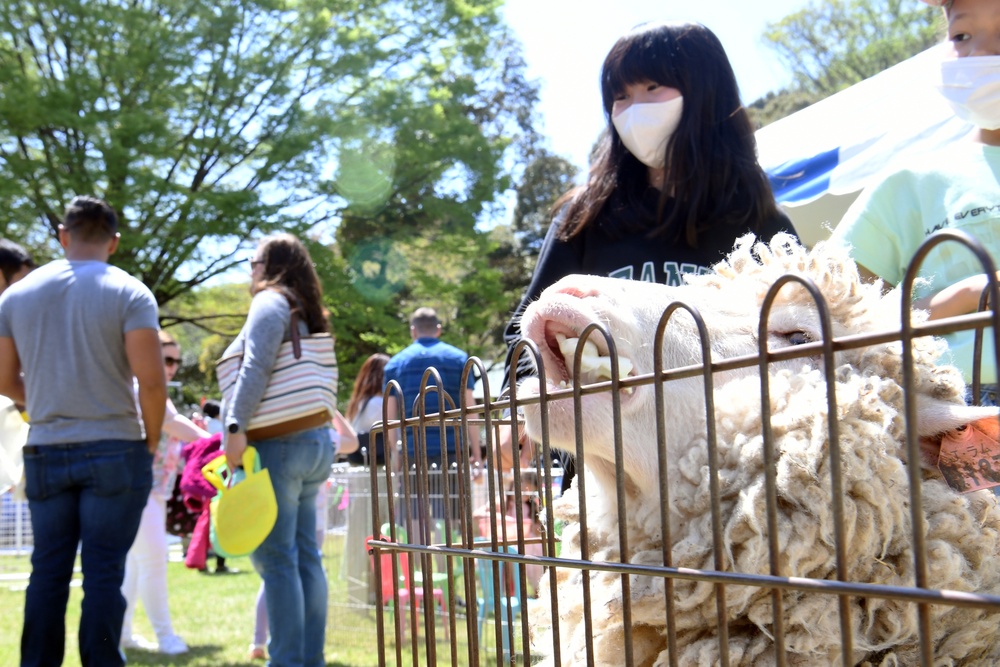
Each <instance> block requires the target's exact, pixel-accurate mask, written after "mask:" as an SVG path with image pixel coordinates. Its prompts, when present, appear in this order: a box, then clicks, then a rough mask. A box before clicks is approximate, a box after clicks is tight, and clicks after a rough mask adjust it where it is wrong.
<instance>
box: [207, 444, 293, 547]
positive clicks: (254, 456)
mask: <svg viewBox="0 0 1000 667" xmlns="http://www.w3.org/2000/svg"><path fill="white" fill-rule="evenodd" d="M243 471H244V472H245V473H246V477H245V478H242V479H241V475H240V474H239V471H237V472H236V473H235V474H234V473H233V472H231V471H229V468H228V467H227V466H226V455H225V454H222V455H220V456H218V457H217V458H215V459H213V460H212V461H211V462H209V463H207V464H206V465H205V466H204V467H203V468H202V469H201V474H202V475H204V476H205V479H207V480H208V481H209V483H210V484H211V485H212V486H214V487H215V488H216V489H218V490H219V493H218V494H216V496H215V498H213V499H212V504H211V510H210V511H211V515H212V527H211V539H212V547H213V548H214V550H215V551H216V553H218V554H219V555H221V556H223V557H226V558H235V557H238V556H246V555H248V554H250V553H251V552H252V551H253V550H254V549H256V548H257V547H259V546H260V544H261V542H263V541H264V539H265V538H266V537H267V536H268V535H270V534H271V529H272V528H274V522H275V521H276V520H277V518H278V502H277V500H276V499H275V497H274V487H273V486H272V485H271V474H270V473H269V472H268V471H267V470H266V469H265V470H261V468H260V455H259V454H258V453H257V450H256V449H255V448H254V447H247V448H246V451H244V452H243Z"/></svg>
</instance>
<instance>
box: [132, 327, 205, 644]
mask: <svg viewBox="0 0 1000 667" xmlns="http://www.w3.org/2000/svg"><path fill="white" fill-rule="evenodd" d="M159 336H160V351H161V354H162V355H163V372H164V374H165V375H166V377H167V382H170V381H171V380H173V379H174V376H176V375H177V371H178V370H179V369H180V367H181V348H180V345H178V344H177V341H176V340H175V339H174V337H173V336H171V335H170V334H169V333H167V332H166V331H163V330H160V332H159ZM207 437H209V434H208V432H207V431H205V430H204V429H201V428H199V427H198V426H196V425H195V424H194V422H192V421H191V420H190V419H188V418H187V417H185V416H184V415H182V414H180V413H179V412H177V409H176V408H175V407H174V404H173V402H172V401H171V400H170V399H169V398H168V399H167V405H166V413H165V416H164V418H163V432H162V435H161V436H160V445H159V447H158V448H157V450H156V452H155V454H154V455H153V488H152V490H151V491H150V493H149V500H148V501H147V502H146V507H145V509H144V510H143V511H142V520H141V521H140V522H139V532H138V534H137V535H136V536H135V542H134V543H133V544H132V548H131V549H130V550H129V552H128V558H126V560H125V581H124V583H123V584H122V594H123V595H124V596H125V601H126V603H127V606H126V608H125V619H124V621H123V623H122V639H121V645H122V648H125V649H143V650H147V651H156V652H158V653H163V654H166V655H177V654H179V653H185V652H186V651H187V650H188V647H187V644H186V643H185V642H184V640H183V639H181V638H180V637H178V636H177V635H176V634H175V633H174V628H173V624H172V623H171V622H170V609H169V608H168V607H167V499H168V498H169V497H170V494H171V491H172V490H173V488H174V477H175V476H176V475H177V471H178V467H179V466H178V464H179V462H180V452H181V444H182V443H186V442H191V441H193V440H197V439H199V438H207ZM139 600H142V606H143V609H145V610H146V617H147V618H149V623H150V625H152V626H153V632H155V633H156V641H155V642H151V641H149V640H147V639H145V638H144V637H142V636H141V635H137V634H133V632H132V619H133V618H134V616H135V607H136V603H137V602H138V601H139Z"/></svg>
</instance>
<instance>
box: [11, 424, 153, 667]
mask: <svg viewBox="0 0 1000 667" xmlns="http://www.w3.org/2000/svg"><path fill="white" fill-rule="evenodd" d="M24 472H25V479H26V481H27V486H26V489H25V491H26V493H27V496H28V509H29V510H30V512H31V529H32V530H33V531H34V537H35V546H34V549H33V550H32V552H31V579H30V580H29V581H28V590H27V593H26V595H25V600H24V631H23V632H22V634H21V666H22V667H29V666H30V667H36V666H37V667H49V666H53V665H61V664H62V661H63V655H64V653H65V640H64V637H65V636H66V604H67V602H68V600H69V583H70V578H71V577H72V576H73V563H74V561H75V560H76V551H77V545H79V546H80V563H81V568H82V570H83V603H82V605H81V614H80V630H79V633H78V636H79V644H80V662H81V663H82V664H83V665H84V666H87V665H93V666H100V667H104V666H105V665H108V666H109V667H117V666H118V665H124V664H125V657H124V656H123V655H122V653H121V651H120V650H119V648H118V644H119V641H120V639H121V632H122V618H123V617H124V615H125V598H124V597H123V596H122V593H121V587H122V579H123V577H124V576H125V556H126V555H127V554H128V550H129V547H131V546H132V541H133V540H134V539H135V534H136V531H137V530H138V529H139V519H140V517H142V510H143V507H145V506H146V499H147V498H148V497H149V490H150V488H151V487H152V484H153V457H152V455H151V454H150V453H149V450H148V449H146V443H145V442H144V441H130V440H96V441H93V442H84V443H75V444H72V445H39V446H28V447H25V448H24Z"/></svg>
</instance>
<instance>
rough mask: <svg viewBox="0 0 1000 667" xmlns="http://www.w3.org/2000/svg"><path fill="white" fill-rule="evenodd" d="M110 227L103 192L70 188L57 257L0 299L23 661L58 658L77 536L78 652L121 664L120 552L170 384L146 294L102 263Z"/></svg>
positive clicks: (140, 496) (138, 504)
mask: <svg viewBox="0 0 1000 667" xmlns="http://www.w3.org/2000/svg"><path fill="white" fill-rule="evenodd" d="M117 228H118V219H117V216H116V214H115V212H114V210H113V209H112V208H111V207H110V206H108V205H107V204H106V203H104V202H103V201H100V200H98V199H93V198H90V197H77V198H75V199H74V200H73V201H72V202H71V203H70V205H69V207H68V208H67V209H66V217H65V221H64V222H63V224H62V225H60V226H59V242H60V244H61V245H62V246H63V248H64V250H65V253H66V259H65V260H58V261H54V262H52V263H50V264H48V265H46V266H44V267H42V268H39V269H36V270H35V271H34V272H32V273H30V274H29V275H28V276H27V277H25V278H24V279H23V280H21V281H20V282H18V283H17V284H16V285H13V286H11V287H10V288H8V289H7V290H6V291H4V293H3V295H2V296H0V395H4V396H7V397H9V398H10V399H12V400H13V401H14V402H15V403H21V404H23V405H25V407H26V410H27V414H28V418H29V420H30V423H29V425H30V429H29V431H28V444H27V445H26V446H25V448H24V470H25V479H26V487H25V492H26V494H27V496H28V508H29V510H30V512H31V527H32V530H33V533H34V549H33V551H32V555H31V579H30V581H29V583H28V590H27V593H26V595H25V603H24V629H23V631H22V634H21V666H22V667H27V666H29V665H58V664H61V663H62V660H63V655H64V652H65V646H64V643H65V642H64V639H63V638H64V637H65V635H66V632H65V623H66V619H65V617H66V604H67V599H68V597H69V582H70V578H71V577H72V574H73V565H74V561H75V560H76V551H77V545H79V548H80V562H81V567H82V571H83V593H84V601H85V604H84V605H83V608H82V611H81V617H80V631H79V646H80V660H81V662H82V663H83V664H91V665H111V666H115V665H123V664H125V663H124V657H123V655H122V653H121V651H120V650H119V642H120V640H121V630H122V619H123V616H124V614H125V598H124V597H122V594H121V585H122V577H123V574H124V568H125V557H126V555H127V553H128V550H129V547H131V545H132V541H133V540H134V539H135V534H136V531H137V530H138V527H139V519H140V517H141V516H142V510H143V507H145V504H146V498H147V497H148V495H149V490H150V486H151V484H152V452H153V451H155V448H156V445H157V443H158V442H159V438H160V427H161V425H162V422H163V414H164V407H165V406H166V401H167V393H166V379H165V377H164V372H163V363H162V361H161V355H160V341H159V339H158V337H157V330H158V322H157V308H156V301H155V299H154V298H153V295H152V294H151V293H150V291H149V289H147V288H146V287H145V286H144V285H143V284H142V283H140V282H139V281H138V280H136V279H134V278H132V277H131V276H129V275H128V274H126V273H125V272H123V271H121V270H120V269H117V268H115V267H112V266H110V265H108V258H109V257H110V256H111V254H112V253H114V251H115V250H116V249H117V247H118V240H119V235H118V231H117ZM133 377H134V378H135V381H137V382H138V387H139V403H140V406H141V408H142V423H141V424H140V421H139V416H138V414H137V411H136V406H135V400H134V397H133Z"/></svg>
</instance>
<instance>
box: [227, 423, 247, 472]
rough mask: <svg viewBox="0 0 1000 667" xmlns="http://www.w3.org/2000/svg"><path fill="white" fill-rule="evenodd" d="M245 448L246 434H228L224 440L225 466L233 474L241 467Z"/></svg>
mask: <svg viewBox="0 0 1000 667" xmlns="http://www.w3.org/2000/svg"><path fill="white" fill-rule="evenodd" d="M246 448H247V434H246V433H230V434H229V437H228V438H226V466H228V467H229V471H230V472H233V471H235V470H236V469H237V468H239V467H240V466H242V465H243V452H244V451H246Z"/></svg>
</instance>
